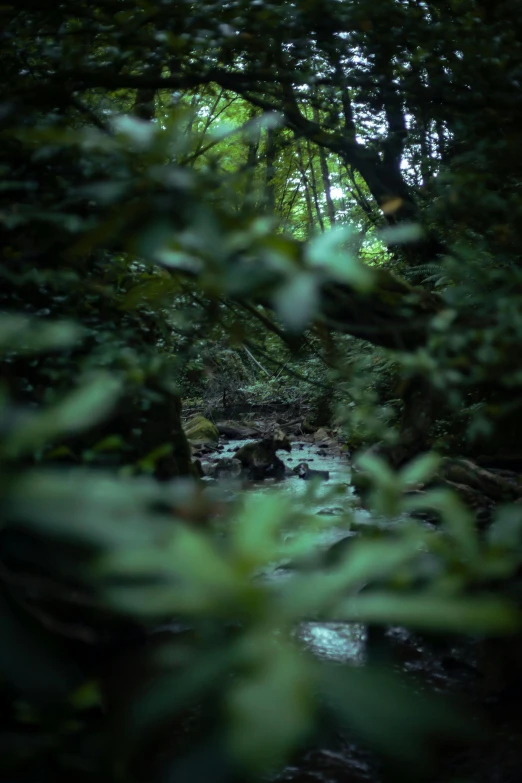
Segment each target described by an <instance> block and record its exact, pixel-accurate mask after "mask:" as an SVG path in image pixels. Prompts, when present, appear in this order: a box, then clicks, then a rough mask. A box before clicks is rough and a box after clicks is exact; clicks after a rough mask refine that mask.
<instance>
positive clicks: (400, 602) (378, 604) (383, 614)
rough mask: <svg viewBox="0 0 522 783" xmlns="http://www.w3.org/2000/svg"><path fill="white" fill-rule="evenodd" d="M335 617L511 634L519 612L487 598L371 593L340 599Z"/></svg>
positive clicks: (450, 629) (428, 627) (410, 626)
mask: <svg viewBox="0 0 522 783" xmlns="http://www.w3.org/2000/svg"><path fill="white" fill-rule="evenodd" d="M332 618H333V619H335V620H343V619H344V620H347V621H349V622H360V623H385V624H386V625H403V626H406V627H409V628H418V629H422V630H432V631H443V632H449V633H463V634H466V633H470V634H473V633H493V634H494V633H511V632H513V631H515V630H516V629H517V628H518V627H519V625H520V613H519V612H518V610H517V609H515V607H514V606H513V605H511V604H510V603H509V602H508V601H504V600H502V599H500V598H499V599H497V598H490V597H489V596H484V597H473V598H467V597H459V596H448V597H446V596H438V595H433V594H430V593H426V592H424V593H418V594H416V595H399V594H397V595H394V594H392V593H385V592H373V591H372V592H369V593H365V594H361V595H357V596H353V597H351V598H347V599H343V600H341V601H340V602H339V603H338V604H337V606H336V608H335V609H334V611H333V613H332Z"/></svg>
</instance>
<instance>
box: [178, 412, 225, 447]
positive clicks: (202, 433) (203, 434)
mask: <svg viewBox="0 0 522 783" xmlns="http://www.w3.org/2000/svg"><path fill="white" fill-rule="evenodd" d="M185 435H186V436H187V439H188V440H189V442H190V443H191V444H192V445H194V446H205V445H211V444H217V442H218V440H219V432H218V429H217V427H216V425H215V424H212V422H211V421H209V420H208V419H206V418H205V417H204V416H201V415H199V414H198V415H197V416H193V417H192V418H191V419H190V420H189V421H188V422H187V423H186V424H185Z"/></svg>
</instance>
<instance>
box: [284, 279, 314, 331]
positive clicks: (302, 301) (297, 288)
mask: <svg viewBox="0 0 522 783" xmlns="http://www.w3.org/2000/svg"><path fill="white" fill-rule="evenodd" d="M318 286H319V281H318V280H317V278H316V276H315V275H313V274H310V273H308V272H300V273H296V274H294V275H292V277H290V278H289V280H288V281H287V282H286V283H285V284H284V285H282V286H281V287H280V288H278V290H277V292H276V293H275V294H274V296H273V302H274V307H275V309H276V311H277V313H278V315H279V317H280V318H281V320H282V322H283V323H284V324H285V326H286V327H287V328H288V329H289V330H290V331H291V332H301V331H302V330H303V329H305V328H306V327H307V326H308V324H309V323H310V322H311V321H312V320H313V318H314V317H315V315H316V312H317V310H318V306H319V291H318Z"/></svg>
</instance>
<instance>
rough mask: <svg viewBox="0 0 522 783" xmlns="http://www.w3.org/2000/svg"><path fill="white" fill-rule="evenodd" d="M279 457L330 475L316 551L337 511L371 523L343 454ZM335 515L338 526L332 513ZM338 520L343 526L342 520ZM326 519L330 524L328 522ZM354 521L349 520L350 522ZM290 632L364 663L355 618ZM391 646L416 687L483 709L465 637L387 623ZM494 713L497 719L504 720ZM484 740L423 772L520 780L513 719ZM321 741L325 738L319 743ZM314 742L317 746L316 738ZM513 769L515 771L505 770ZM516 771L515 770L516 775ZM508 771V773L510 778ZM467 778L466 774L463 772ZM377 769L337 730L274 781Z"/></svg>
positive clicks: (307, 782)
mask: <svg viewBox="0 0 522 783" xmlns="http://www.w3.org/2000/svg"><path fill="white" fill-rule="evenodd" d="M248 442H251V439H248V440H233V441H230V442H228V443H225V444H224V447H223V449H222V450H221V451H220V453H219V454H218V455H215V456H216V458H219V457H232V456H233V455H234V453H235V452H236V451H237V449H239V448H240V447H241V446H243V445H244V444H245V443H248ZM279 456H280V458H281V459H282V460H283V461H284V463H285V465H287V467H288V468H290V469H292V468H293V467H295V466H296V465H298V464H299V463H300V462H306V463H308V465H309V467H310V468H312V469H313V470H321V471H328V472H329V474H330V475H329V480H328V481H325V482H322V483H321V484H320V485H319V487H318V489H317V493H316V495H315V496H314V502H313V504H312V505H311V506H309V507H307V512H308V513H312V514H313V513H316V514H320V515H321V516H323V515H325V516H326V515H327V516H328V518H329V522H330V524H329V525H328V527H327V529H321V530H319V531H318V532H317V542H316V543H317V550H318V551H320V550H322V549H327V548H328V547H329V546H331V545H332V544H334V543H335V542H336V541H338V540H340V539H341V538H344V537H346V536H347V535H350V527H349V525H348V524H347V523H346V521H345V520H346V517H344V519H343V514H347V513H349V515H350V517H351V520H352V526H355V527H356V528H360V527H364V526H365V525H369V524H370V523H371V524H375V519H373V520H372V519H371V517H370V514H369V513H368V512H367V511H366V510H365V509H362V508H360V507H359V503H358V499H357V497H356V495H355V493H354V490H353V487H352V486H351V483H350V481H351V467H350V464H349V462H348V460H347V458H346V456H345V455H343V454H341V453H340V452H339V451H338V449H336V448H335V447H331V448H328V449H324V447H323V448H321V447H320V446H318V445H316V444H314V443H310V442H304V441H299V440H296V441H294V442H293V443H292V451H291V452H290V453H289V454H288V453H286V452H279ZM308 484H309V482H307V481H305V480H303V479H301V478H299V477H298V476H297V475H291V476H288V477H286V478H285V479H284V480H282V481H280V482H275V481H273V480H267V481H264V482H257V483H255V484H253V485H252V486H251V487H250V488H249V492H251V493H254V494H258V495H265V494H266V493H271V492H274V490H277V491H278V492H281V493H282V494H283V495H287V494H288V495H291V496H293V497H296V498H298V497H299V496H302V495H303V494H304V493H305V492H306V491H307V489H308ZM335 485H341V486H342V488H343V492H342V493H341V494H337V495H334V493H333V492H332V489H333V487H335ZM336 516H339V522H340V523H339V524H335V517H336ZM343 522H344V524H343ZM396 522H397V520H388V521H386V520H382V523H383V524H384V525H385V526H393V525H394V524H395V523H396ZM332 523H333V524H332ZM353 523H355V525H353ZM291 573H292V570H291V569H289V568H288V567H285V566H284V565H283V566H281V565H275V566H274V568H273V569H268V570H267V571H266V572H265V573H264V574H263V577H262V578H264V579H268V580H281V579H285V578H288V577H289V575H290V574H291ZM296 635H297V637H298V638H299V639H300V640H301V642H302V643H303V645H304V646H305V647H306V648H307V649H308V650H310V651H311V652H312V653H313V654H314V655H316V656H318V657H320V658H321V659H323V660H325V661H329V662H332V663H335V664H337V665H339V664H343V663H351V664H353V663H356V664H360V663H362V661H363V660H364V646H365V636H366V629H365V627H364V626H361V625H357V624H354V623H340V622H337V623H333V622H303V623H301V624H300V627H299V628H298V629H296ZM387 637H388V638H389V640H390V645H391V649H392V651H393V652H392V660H393V664H394V669H395V670H396V671H399V672H401V673H402V674H403V675H405V676H406V677H407V678H408V679H409V680H410V682H412V684H413V685H414V687H416V688H418V687H420V688H421V689H422V690H424V689H427V690H431V691H433V692H436V693H439V694H446V695H450V696H452V695H453V696H455V697H457V698H458V699H461V698H463V699H464V700H466V701H468V700H469V702H470V703H471V704H475V707H472V709H471V711H470V712H469V720H470V721H472V722H473V721H474V720H475V718H476V717H477V715H479V714H481V712H482V704H481V698H480V696H479V697H477V691H478V690H480V681H479V680H478V679H477V677H480V675H478V673H477V669H476V668H475V667H474V658H473V655H474V654H473V650H472V647H471V646H470V645H467V644H466V642H464V643H462V644H459V645H458V646H455V647H454V648H451V649H450V648H449V647H446V648H445V649H440V650H437V649H436V648H435V649H434V648H433V647H432V646H431V645H429V644H426V642H425V641H424V640H422V639H420V638H417V637H416V635H415V634H411V633H409V632H408V631H406V630H404V629H401V628H390V629H388V631H387ZM504 723H505V721H504V716H503V715H502V716H501V719H500V721H499V725H500V724H502V725H503V724H504ZM492 734H494V735H495V736H492V738H491V741H490V740H489V739H488V741H486V742H485V743H484V744H483V745H481V748H480V750H478V751H477V748H476V747H472V748H471V749H466V750H465V751H464V752H463V756H462V754H460V755H459V754H457V755H456V756H455V760H453V755H451V756H450V758H451V762H450V766H451V772H450V774H449V777H447V776H445V775H444V776H442V777H440V776H439V775H438V774H437V775H436V776H435V777H432V776H428V779H429V780H431V781H436V783H443V781H453V780H455V781H457V780H458V781H459V783H466V781H469V783H471V782H472V783H504V781H512V780H513V781H515V780H522V767H519V751H518V748H519V747H520V740H521V739H522V734H521V730H520V727H519V726H518V721H517V723H516V725H513V723H512V722H511V721H509V719H508V722H507V725H506V726H505V727H503V728H502V729H499V728H498V727H497V726H496V727H495V732H492ZM324 744H326V743H324ZM320 745H321V743H320ZM513 767H514V768H515V773H513V772H512V769H513ZM518 772H520V775H518ZM513 774H514V775H515V776H514V777H512V776H513ZM470 775H471V777H470ZM382 779H383V778H382V774H381V772H380V771H379V766H378V764H377V763H376V761H375V757H374V756H373V755H372V754H371V752H368V751H367V750H365V749H363V748H361V746H360V745H358V744H357V743H355V742H353V741H352V739H351V738H347V737H345V736H342V735H341V734H339V735H338V736H337V737H336V738H335V739H334V741H333V742H331V741H329V742H328V746H327V747H323V746H319V747H316V748H313V749H309V750H308V751H306V752H305V753H303V754H301V755H300V756H299V757H298V758H297V759H296V760H295V762H294V763H292V764H291V765H289V766H287V767H286V768H285V769H284V771H282V772H281V773H280V774H279V775H278V776H277V778H276V779H275V780H276V781H281V782H283V781H284V782H285V783H359V782H360V783H363V781H364V782H366V783H367V782H369V781H371V783H380V781H381V780H382Z"/></svg>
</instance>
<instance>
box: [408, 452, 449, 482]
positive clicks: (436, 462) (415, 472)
mask: <svg viewBox="0 0 522 783" xmlns="http://www.w3.org/2000/svg"><path fill="white" fill-rule="evenodd" d="M441 462H442V458H441V457H440V456H439V455H438V454H433V453H428V454H421V456H420V457H417V458H416V459H414V460H412V461H411V462H410V463H408V465H406V466H405V467H403V468H402V469H401V471H400V473H399V479H400V481H401V483H402V485H403V486H404V487H409V486H414V485H415V484H422V483H424V482H425V481H428V480H429V479H430V478H432V477H433V476H434V475H435V473H436V472H437V470H438V468H439V467H440V464H441Z"/></svg>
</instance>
